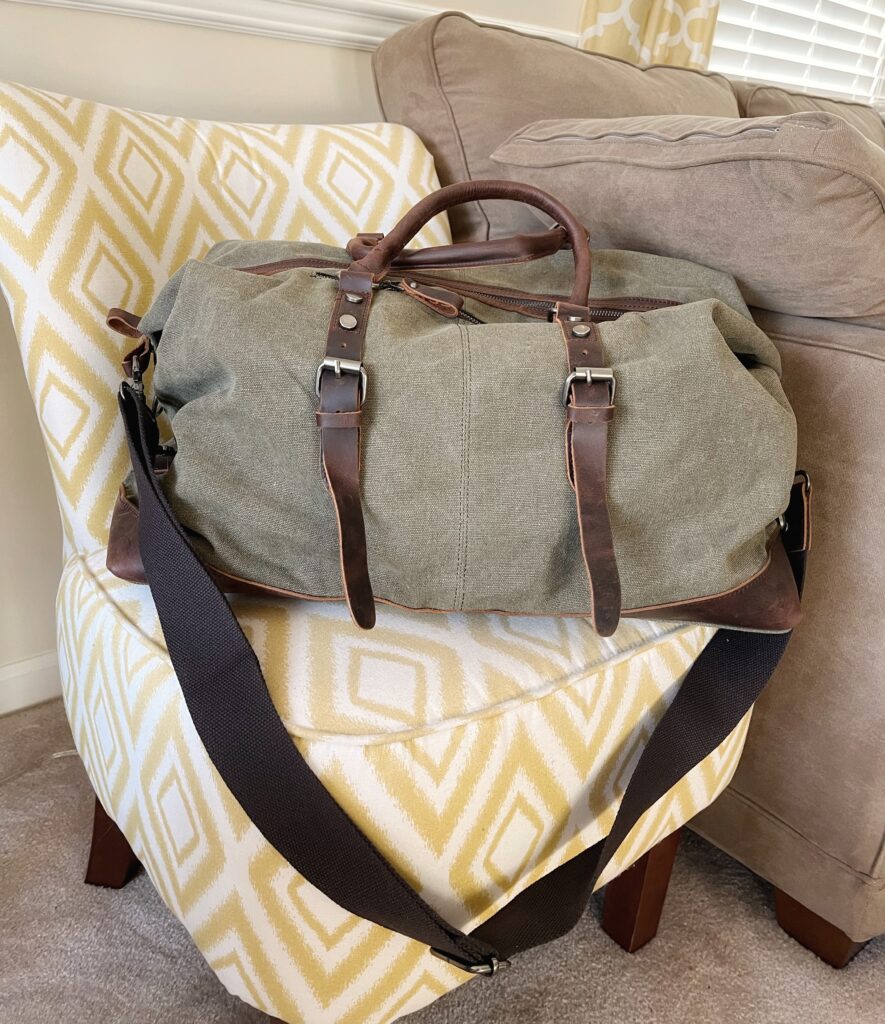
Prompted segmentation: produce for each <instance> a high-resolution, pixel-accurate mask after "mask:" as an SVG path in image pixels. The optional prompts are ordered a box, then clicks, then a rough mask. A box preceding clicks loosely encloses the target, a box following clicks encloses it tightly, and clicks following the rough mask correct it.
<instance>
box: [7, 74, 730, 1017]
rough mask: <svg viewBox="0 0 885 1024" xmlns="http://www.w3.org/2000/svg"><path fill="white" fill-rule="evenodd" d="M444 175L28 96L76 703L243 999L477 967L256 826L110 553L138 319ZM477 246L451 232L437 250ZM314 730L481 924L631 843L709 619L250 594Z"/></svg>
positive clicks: (17, 136) (152, 855) (33, 207)
mask: <svg viewBox="0 0 885 1024" xmlns="http://www.w3.org/2000/svg"><path fill="white" fill-rule="evenodd" d="M435 186H436V176H435V171H434V168H433V164H432V161H431V159H430V157H429V155H428V153H427V152H426V150H425V149H424V147H423V146H422V144H421V143H420V141H419V140H418V138H417V137H416V136H415V135H414V134H412V133H411V132H410V131H409V130H407V129H405V128H403V127H401V126H397V125H391V124H372V125H361V126H328V127H319V126H282V127H281V126H267V125H262V126H258V125H232V124H215V123H207V122H198V121H189V120H184V119H179V118H173V117H159V116H154V115H147V114H138V113H133V112H130V111H125V110H117V109H112V108H109V107H105V106H102V105H99V104H96V103H92V102H84V101H80V100H76V99H69V98H64V97H60V96H55V95H51V94H48V93H45V92H40V91H36V90H33V89H28V88H22V87H18V86H12V85H6V86H0V283H2V287H3V292H4V295H5V297H6V299H7V301H8V303H9V305H10V308H11V311H12V316H13V321H14V324H15V329H16V333H17V336H18V339H19V342H20V345H21V351H22V357H23V360H24V364H25V368H26V373H27V379H28V382H29V385H30V388H31V390H32V392H33V397H34V402H35V405H36V408H37V413H38V416H39V421H40V426H41V429H42V431H43V436H44V439H45V443H46V449H47V452H48V455H49V459H50V462H51V465H52V472H53V476H54V480H55V487H56V493H57V495H58V502H59V506H60V509H61V516H62V521H63V524H64V537H65V556H66V563H65V567H64V571H63V576H62V580H61V585H60V589H59V595H58V643H59V655H60V665H61V675H62V684H63V691H64V698H65V703H66V707H67V712H68V716H69V718H70V722H71V726H72V729H73V734H74V739H75V742H76V744H77V748H78V750H79V752H80V755H81V757H82V759H83V762H84V764H85V766H86V770H87V772H88V774H89V778H90V779H91V781H92V784H93V786H94V788H95V792H96V794H97V795H98V797H99V798H100V800H101V803H102V804H103V805H104V807H105V808H106V809H107V812H108V813H109V814H110V816H111V817H112V818H113V819H114V820H115V821H116V822H117V823H118V825H119V827H120V829H121V830H122V832H123V833H124V834H125V836H126V838H127V840H128V842H129V843H130V845H131V847H132V849H133V850H134V852H135V854H136V855H137V857H138V858H139V860H140V861H141V862H142V863H143V864H144V866H145V868H146V870H147V872H148V874H149V875H150V877H151V879H152V881H153V883H154V884H155V886H156V887H157V889H158V891H159V892H160V894H161V895H162V897H163V899H164V900H165V902H166V903H167V904H168V906H169V907H170V909H171V910H172V911H173V913H175V914H176V916H178V917H179V918H180V919H181V920H182V921H183V922H184V924H185V925H186V927H187V928H188V930H189V931H190V933H191V935H192V936H193V938H194V941H195V942H196V944H197V946H198V947H199V948H200V949H201V950H202V952H203V954H204V956H205V957H206V959H207V961H208V962H209V964H210V965H211V967H212V968H213V970H214V971H215V972H216V974H217V975H218V977H219V978H220V979H221V981H222V982H223V983H224V985H226V986H227V988H228V989H229V990H230V991H232V992H234V993H236V994H237V995H239V996H241V997H242V998H243V999H244V1000H246V1001H247V1002H249V1003H252V1004H253V1005H255V1006H257V1007H259V1008H261V1009H263V1010H265V1011H267V1012H268V1013H270V1014H272V1015H274V1016H276V1017H279V1018H282V1019H283V1020H284V1021H288V1022H290V1024H296V1022H299V1024H300V1022H308V1024H333V1022H334V1024H344V1022H354V1024H383V1022H387V1021H392V1020H394V1019H396V1018H397V1017H399V1016H401V1015H404V1014H406V1013H409V1012H412V1011H414V1010H417V1009H419V1008H420V1007H422V1006H424V1005H426V1004H427V1003H429V1002H431V1001H433V1000H434V999H436V998H437V997H439V996H440V995H442V994H443V993H444V992H446V991H448V990H449V989H452V988H454V987H455V986H457V985H459V984H461V983H462V982H463V981H465V979H466V978H467V975H465V974H463V973H462V972H461V971H458V970H456V969H454V968H452V967H449V966H447V965H446V964H444V963H442V962H441V961H439V960H437V959H434V958H433V957H431V956H430V955H429V953H428V951H427V950H426V949H425V948H424V947H422V946H420V945H418V944H416V943H414V942H412V941H410V940H408V939H405V938H403V937H401V936H398V935H394V934H391V933H389V932H387V931H385V930H384V929H382V928H380V927H378V926H376V925H373V924H370V923H368V922H365V921H362V920H359V919H357V918H354V917H352V916H350V915H349V914H347V913H345V912H344V911H342V910H340V909H339V908H338V907H336V906H335V905H333V904H332V903H331V902H330V901H329V900H328V899H327V898H326V897H324V896H323V895H322V894H320V893H319V892H318V891H316V890H315V889H313V888H312V887H311V886H310V885H309V884H308V883H307V882H305V881H304V880H303V879H302V878H300V877H299V876H298V875H297V874H296V873H295V872H294V871H293V870H292V869H291V867H290V866H289V865H288V864H287V863H286V862H284V861H283V860H282V858H281V857H280V856H279V855H278V854H277V853H276V851H275V850H274V849H273V848H271V847H270V846H269V845H268V844H267V842H266V841H265V840H264V839H263V837H262V836H261V835H260V834H259V833H258V831H257V830H256V829H255V828H254V827H253V826H252V825H251V824H250V822H249V821H248V820H247V819H246V818H245V816H244V815H243V813H242V811H241V810H240V808H239V806H238V805H237V804H236V803H235V801H234V800H233V798H232V797H231V795H230V794H229V792H228V791H227V790H226V789H225V787H224V786H223V784H222V783H221V782H220V780H219V778H218V776H217V775H216V773H215V771H214V769H213V767H212V765H211V763H210V762H209V760H208V758H207V755H206V753H205V751H204V750H203V748H202V746H201V744H200V742H199V740H198V738H197V736H196V733H195V731H194V727H193V725H192V723H191V721H190V719H189V717H188V714H187V711H186V708H185V705H184V701H183V699H182V695H181V692H180V690H179V687H178V685H177V683H176V680H175V676H174V673H173V671H172V667H171V665H170V662H169V659H168V656H167V654H166V651H165V648H164V645H163V638H162V634H161V631H160V629H159V625H158V622H157V618H156V615H155V612H154V608H153V605H152V602H151V599H150V594H149V592H148V591H147V589H146V588H144V587H139V586H134V585H130V584H126V583H123V582H121V581H119V580H117V579H115V578H113V577H112V576H110V575H109V574H108V572H107V571H106V570H105V568H104V561H105V554H104V548H105V544H106V539H107V530H108V523H109V517H110V511H111V506H112V503H113V500H114V495H115V491H116V488H117V485H118V482H119V480H120V479H121V477H122V476H123V475H124V474H125V471H126V468H127V457H126V453H125V450H124V442H123V438H122V433H121V429H120V427H119V425H118V422H117V412H116V400H115V394H116V390H117V387H118V382H119V375H120V371H119V363H120V358H121V355H122V348H123V345H122V344H121V341H120V339H118V338H117V337H115V336H114V335H112V334H111V333H110V332H109V331H108V330H107V329H106V328H105V326H104V315H105V311H106V309H107V307H108V306H111V305H121V306H125V307H127V308H129V309H134V310H138V311H140V310H143V309H144V308H146V306H147V305H148V303H149V301H150V299H151V297H152V295H153V294H154V292H155V291H156V290H157V289H158V288H159V286H160V285H161V284H162V283H163V282H165V281H166V279H167V278H168V277H169V276H170V274H171V273H172V272H173V271H174V270H175V269H176V268H177V267H178V266H179V265H180V264H181V263H182V262H183V261H184V260H186V259H187V258H189V257H198V256H200V255H201V254H202V253H204V252H205V250H206V249H207V248H208V246H209V245H210V244H212V243H213V242H215V241H218V240H220V239H223V238H265V237H277V238H302V239H311V240H317V241H322V242H329V243H337V244H343V243H344V242H345V241H346V240H347V239H348V238H350V237H351V236H352V235H353V234H355V233H356V231H357V230H369V231H371V230H385V229H388V228H389V227H390V226H391V224H392V223H393V222H394V221H395V220H396V219H397V217H398V216H399V215H401V214H402V213H403V212H404V211H405V210H406V209H407V208H408V207H409V206H411V205H412V204H413V203H414V202H415V201H416V200H417V199H419V198H420V197H421V196H422V195H424V194H426V193H427V192H428V191H430V190H432V189H433V188H434V187H435ZM447 239H448V229H447V225H446V224H445V223H444V222H441V221H437V222H434V223H432V224H431V225H429V226H428V228H427V229H426V230H425V231H424V232H423V234H422V237H421V238H420V239H419V240H418V241H419V243H420V244H425V245H426V244H434V243H440V242H444V241H446V240H447ZM234 606H235V609H236V612H237V614H238V616H239V617H240V618H241V620H242V622H243V623H244V626H245V628H246V631H247V633H248V635H249V638H250V640H251V641H252V642H253V644H254V645H255V647H256V650H257V651H258V653H259V656H260V658H261V662H262V665H263V666H264V669H265V672H266V676H267V680H268V684H269V687H270V690H271V693H272V696H273V699H274V701H275V703H276V706H277V708H278V709H279V711H280V714H281V715H282V717H283V719H284V721H285V723H286V725H287V727H288V729H289V731H290V733H291V735H292V736H293V738H294V740H295V741H296V742H297V743H298V745H299V747H300V748H301V749H302V750H303V752H304V753H305V755H306V757H307V758H308V760H309V761H310V763H311V765H312V767H313V768H314V769H315V770H316V771H317V772H318V774H319V775H320V777H321V778H322V779H323V781H324V783H325V784H326V785H327V786H328V788H329V789H330V790H331V791H332V792H333V793H334V795H335V796H336V797H337V799H338V800H339V801H340V803H341V804H342V805H343V806H344V807H345V809H346V810H347V811H348V813H350V814H351V815H352V816H353V817H354V818H355V819H356V820H358V821H359V822H360V824H361V826H362V828H363V829H364V830H365V831H366V832H367V833H368V834H369V835H370V837H371V838H372V839H373V841H374V842H375V843H376V844H377V845H378V846H379V847H380V849H381V850H382V851H384V853H385V854H386V855H387V856H389V858H390V859H391V860H392V861H393V862H394V863H395V864H396V865H397V866H398V867H399V869H400V870H401V871H402V872H403V874H404V875H405V877H407V878H408V879H409V880H410V881H411V882H412V883H413V884H414V885H416V886H418V887H419V889H420V890H421V891H422V893H423V894H424V896H425V897H426V899H427V900H428V901H429V902H430V903H431V904H433V905H435V906H436V907H437V908H438V909H439V910H440V911H441V912H442V913H443V914H444V915H445V916H447V917H448V918H449V919H450V920H452V921H453V922H454V923H456V924H458V925H460V926H461V927H463V928H467V929H469V928H472V927H473V926H475V925H476V924H477V923H479V922H480V921H481V920H483V919H484V918H486V917H488V916H490V915H491V913H492V912H493V911H494V910H496V909H497V908H498V907H499V906H500V905H502V903H504V902H506V901H507V899H508V898H509V897H511V896H513V895H514V894H515V893H516V892H517V891H519V890H521V889H523V888H524V887H525V886H526V885H528V884H529V883H530V882H532V881H534V880H535V879H537V878H538V877H540V876H541V875H543V874H544V873H546V872H548V871H550V870H551V869H552V868H554V867H555V866H557V865H558V864H560V863H562V862H563V861H565V860H566V859H568V858H569V857H572V856H574V855H575V854H577V853H579V852H580V851H582V850H583V849H585V848H587V847H588V846H591V845H592V844H594V843H595V842H597V841H598V840H599V838H600V837H602V836H603V835H605V833H606V831H607V829H608V828H609V827H610V825H611V822H612V820H613V818H614V813H615V810H616V807H617V804H618V801H619V797H620V794H621V792H622V791H623V787H624V780H625V777H626V776H627V774H628V773H629V771H630V769H631V768H632V765H633V764H634V763H635V761H636V758H637V757H638V754H639V752H640V750H641V748H642V745H643V743H644V740H645V737H647V735H648V733H649V730H650V729H651V727H652V726H653V724H654V722H655V721H656V720H657V719H658V718H659V717H660V715H661V713H662V712H663V709H664V708H665V706H666V705H667V703H668V701H669V699H670V698H671V696H672V694H673V693H674V691H675V688H676V686H677V683H678V680H679V678H680V676H681V674H682V673H684V672H685V670H686V669H687V667H688V666H689V665H690V663H691V661H692V659H693V658H694V657H695V656H696V655H697V654H698V653H699V651H700V650H701V649H702V647H703V646H704V644H705V643H706V642H707V640H708V639H709V637H710V635H711V631H710V630H709V629H706V628H699V627H686V626H681V625H679V624H674V625H672V626H662V625H652V624H646V623H641V622H627V623H624V624H623V625H622V626H621V628H620V629H619V630H618V632H617V633H616V635H615V636H614V637H612V638H610V639H607V640H601V639H599V638H597V637H596V636H595V635H594V634H593V632H592V630H591V629H590V627H589V626H588V625H586V624H585V623H584V622H582V621H578V620H552V619H531V618H507V617H502V616H465V615H419V614H408V613H405V612H401V611H395V610H391V609H385V610H383V612H382V613H381V615H380V622H379V626H378V628H376V629H375V630H374V631H373V632H372V633H370V634H365V633H362V632H358V631H356V630H355V629H353V628H352V627H351V625H350V622H349V620H348V617H347V613H346V611H345V609H344V608H342V607H338V606H334V605H327V604H322V603H306V604H298V603H293V602H277V601H270V600H256V599H236V600H235V602H234ZM745 728H746V722H744V723H743V724H742V725H741V727H739V728H738V729H737V730H736V731H735V733H734V734H733V735H732V736H731V737H730V738H729V740H728V741H726V743H725V744H723V746H722V747H721V748H720V749H719V750H718V751H716V752H715V753H714V754H713V755H711V756H710V757H709V758H708V759H707V760H706V761H704V762H703V763H702V764H701V765H699V766H698V767H697V768H696V769H695V770H694V771H693V772H692V773H691V774H690V775H689V776H688V777H687V778H685V779H684V780H683V781H682V782H681V783H680V784H679V785H678V786H677V787H675V788H674V789H673V790H672V791H671V792H670V793H669V794H668V795H667V796H666V797H665V798H663V799H662V800H661V801H660V802H659V803H658V804H657V805H656V806H655V807H654V808H652V810H651V811H650V812H649V813H648V814H647V815H646V816H645V818H644V819H643V820H642V821H641V822H640V823H639V824H638V825H637V826H636V828H635V829H634V830H633V832H632V833H631V835H630V837H629V838H628V840H627V842H625V844H624V845H623V846H622V848H621V850H620V851H619V854H618V856H617V858H616V860H615V861H614V862H613V863H612V864H611V865H610V866H609V869H608V870H607V872H606V875H605V876H604V877H603V881H605V880H606V878H610V877H612V876H613V875H615V874H617V873H619V872H621V871H623V870H624V869H625V868H626V867H627V866H628V865H629V864H631V863H632V862H634V861H635V860H636V859H637V858H638V857H640V856H641V855H642V854H643V853H644V852H645V851H647V850H648V849H649V848H651V847H652V846H653V845H654V844H656V843H657V842H658V841H659V840H661V839H662V838H663V837H664V836H666V835H668V834H669V833H672V832H673V831H674V830H675V829H677V828H678V827H679V826H680V825H681V824H682V823H683V822H684V821H686V820H687V819H688V818H690V817H691V816H692V815H694V814H695V813H696V812H697V811H698V810H700V809H701V808H703V807H704V806H706V805H707V804H708V803H710V801H711V800H712V799H713V798H714V797H715V796H716V795H717V794H718V793H719V792H720V790H722V789H723V787H724V786H725V785H726V784H727V783H728V781H729V779H730V778H731V775H732V772H733V770H734V767H735V765H736V762H737V759H738V757H739V755H740V751H741V748H742V746H743V739H744V733H745Z"/></svg>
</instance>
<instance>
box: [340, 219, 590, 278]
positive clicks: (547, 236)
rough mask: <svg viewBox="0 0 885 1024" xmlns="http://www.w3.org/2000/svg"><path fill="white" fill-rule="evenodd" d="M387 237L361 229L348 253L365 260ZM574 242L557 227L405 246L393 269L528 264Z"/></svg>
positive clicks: (352, 256)
mask: <svg viewBox="0 0 885 1024" xmlns="http://www.w3.org/2000/svg"><path fill="white" fill-rule="evenodd" d="M383 237H384V235H383V234H378V233H376V232H361V233H360V234H358V235H357V236H356V237H355V238H352V239H351V240H350V241H349V242H348V243H347V252H348V254H349V255H350V256H351V258H352V259H355V260H359V259H362V258H363V256H366V255H368V253H369V252H370V250H372V249H373V248H374V247H375V246H376V245H377V244H378V243H379V242H380V241H381V239H382V238H383ZM570 245H571V242H570V241H569V237H568V234H567V233H566V232H565V231H564V230H563V229H562V228H561V227H559V226H557V227H555V228H551V229H550V230H549V231H539V232H537V233H536V234H530V235H511V236H510V237H509V238H492V239H489V240H488V241H484V242H456V243H455V244H454V245H434V246H429V247H428V248H426V249H404V250H403V251H402V252H401V253H400V254H399V256H397V258H396V259H395V260H394V261H393V269H394V270H405V271H407V272H410V273H415V272H416V271H418V270H445V269H455V268H461V267H489V266H495V265H498V264H508V263H528V262H530V261H531V260H539V259H543V258H544V257H546V256H553V255H554V254H555V253H557V252H559V250H560V249H564V248H567V247H569V246H570Z"/></svg>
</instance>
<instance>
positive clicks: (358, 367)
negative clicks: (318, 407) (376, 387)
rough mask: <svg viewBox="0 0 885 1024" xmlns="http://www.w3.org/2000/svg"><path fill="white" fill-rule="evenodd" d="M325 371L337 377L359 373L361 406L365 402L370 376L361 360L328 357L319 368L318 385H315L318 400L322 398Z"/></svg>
mask: <svg viewBox="0 0 885 1024" xmlns="http://www.w3.org/2000/svg"><path fill="white" fill-rule="evenodd" d="M323 370H331V371H332V372H333V373H334V374H335V376H336V377H340V376H341V374H342V373H358V374H359V378H360V404H362V403H363V402H365V400H366V392H367V391H368V390H369V375H368V374H367V373H366V368H365V367H364V366H363V364H362V363H361V362H360V361H359V359H339V358H337V357H336V356H326V358H325V359H324V360H323V361H322V362H321V363H320V365H319V366H318V367H317V376H316V384H315V385H314V388H315V390H316V393H317V398H319V397H320V385H321V384H322V382H323Z"/></svg>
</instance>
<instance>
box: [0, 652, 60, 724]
mask: <svg viewBox="0 0 885 1024" xmlns="http://www.w3.org/2000/svg"><path fill="white" fill-rule="evenodd" d="M60 696H61V680H60V679H59V675H58V655H57V654H56V653H55V651H46V652H45V653H43V654H35V655H34V657H32V658H25V659H24V660H23V661H13V662H12V663H11V664H9V665H0V715H8V714H9V712H10V711H19V710H20V709H21V708H29V707H30V706H31V705H32V704H40V703H42V702H43V701H44V700H51V699H52V698H53V697H60Z"/></svg>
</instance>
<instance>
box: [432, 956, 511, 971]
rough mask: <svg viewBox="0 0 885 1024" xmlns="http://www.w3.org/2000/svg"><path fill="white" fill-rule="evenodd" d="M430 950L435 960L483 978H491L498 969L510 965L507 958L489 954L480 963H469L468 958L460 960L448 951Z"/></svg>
mask: <svg viewBox="0 0 885 1024" xmlns="http://www.w3.org/2000/svg"><path fill="white" fill-rule="evenodd" d="M430 952H431V953H432V954H433V955H434V956H435V957H436V959H437V960H442V961H443V962H444V963H447V964H451V965H452V967H458V968H460V969H461V970H462V971H466V972H467V973H468V974H479V975H482V977H484V978H493V977H494V976H495V975H496V974H497V973H498V971H500V970H503V968H505V967H510V961H509V960H499V959H498V958H497V957H496V956H490V957H489V958H488V960H484V961H483V962H482V963H479V964H477V963H471V962H470V961H469V960H462V959H461V958H460V957H457V956H452V955H451V954H450V953H443V951H442V950H441V949H431V950H430Z"/></svg>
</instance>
